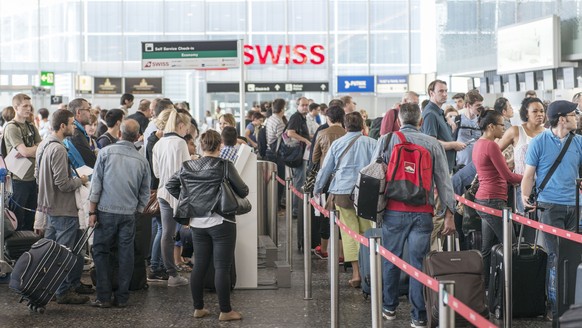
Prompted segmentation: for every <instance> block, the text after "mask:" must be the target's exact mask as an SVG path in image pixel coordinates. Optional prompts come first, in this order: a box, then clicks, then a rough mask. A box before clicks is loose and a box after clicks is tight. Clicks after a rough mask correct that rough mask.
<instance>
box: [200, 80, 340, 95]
mask: <svg viewBox="0 0 582 328" xmlns="http://www.w3.org/2000/svg"><path fill="white" fill-rule="evenodd" d="M238 86H239V85H238V83H208V84H207V85H206V91H207V92H209V93H220V92H238V90H239V88H238ZM245 91H246V92H291V93H295V92H329V82H256V83H255V82H247V83H245Z"/></svg>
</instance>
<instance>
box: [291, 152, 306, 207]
mask: <svg viewBox="0 0 582 328" xmlns="http://www.w3.org/2000/svg"><path fill="white" fill-rule="evenodd" d="M306 165H307V161H303V163H301V165H300V166H299V167H294V168H291V174H292V175H293V187H295V189H297V190H299V192H301V193H302V192H303V191H302V189H301V188H302V187H303V184H304V183H305V166H306ZM301 211H303V203H302V201H300V199H299V197H297V196H296V195H295V194H293V216H297V214H298V213H299V212H301Z"/></svg>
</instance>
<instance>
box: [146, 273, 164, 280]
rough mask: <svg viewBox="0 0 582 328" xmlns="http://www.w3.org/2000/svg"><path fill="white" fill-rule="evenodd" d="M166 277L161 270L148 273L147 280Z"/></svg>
mask: <svg viewBox="0 0 582 328" xmlns="http://www.w3.org/2000/svg"><path fill="white" fill-rule="evenodd" d="M168 278H169V276H168V274H167V273H165V272H163V271H156V272H150V273H148V281H166V280H168Z"/></svg>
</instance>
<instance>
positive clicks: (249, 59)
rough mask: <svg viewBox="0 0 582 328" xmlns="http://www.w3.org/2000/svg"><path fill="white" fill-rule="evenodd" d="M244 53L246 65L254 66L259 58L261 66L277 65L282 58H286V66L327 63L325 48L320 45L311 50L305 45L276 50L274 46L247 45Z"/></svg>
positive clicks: (278, 47)
mask: <svg viewBox="0 0 582 328" xmlns="http://www.w3.org/2000/svg"><path fill="white" fill-rule="evenodd" d="M243 51H244V52H243V55H244V64H245V65H252V64H254V63H255V59H257V58H258V60H259V64H261V65H265V64H275V65H277V64H279V61H280V60H281V59H282V58H281V56H285V59H284V61H285V64H286V65H289V64H295V65H304V64H307V63H308V62H309V63H311V64H313V65H320V64H323V62H324V61H325V54H324V47H323V46H322V45H319V44H318V45H313V46H311V47H309V48H308V47H307V46H306V45H304V44H297V45H295V46H293V47H292V46H291V45H277V46H276V48H275V47H273V46H272V45H266V46H260V45H256V46H252V45H248V44H245V45H244V47H243ZM255 52H256V53H255Z"/></svg>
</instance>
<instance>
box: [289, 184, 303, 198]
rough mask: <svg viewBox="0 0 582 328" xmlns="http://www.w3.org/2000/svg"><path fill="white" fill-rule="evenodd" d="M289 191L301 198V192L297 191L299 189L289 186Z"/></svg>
mask: <svg viewBox="0 0 582 328" xmlns="http://www.w3.org/2000/svg"><path fill="white" fill-rule="evenodd" d="M291 191H292V192H293V193H294V194H295V196H297V197H299V199H303V194H302V193H301V192H299V190H297V189H295V187H294V186H291Z"/></svg>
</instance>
